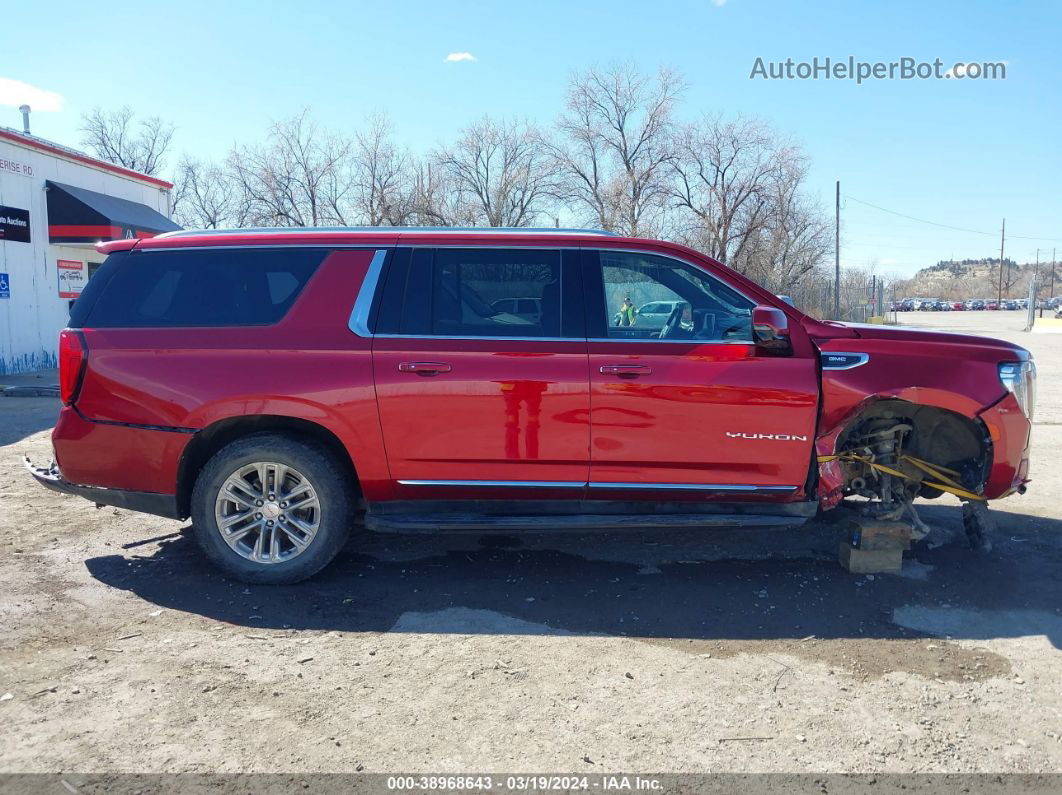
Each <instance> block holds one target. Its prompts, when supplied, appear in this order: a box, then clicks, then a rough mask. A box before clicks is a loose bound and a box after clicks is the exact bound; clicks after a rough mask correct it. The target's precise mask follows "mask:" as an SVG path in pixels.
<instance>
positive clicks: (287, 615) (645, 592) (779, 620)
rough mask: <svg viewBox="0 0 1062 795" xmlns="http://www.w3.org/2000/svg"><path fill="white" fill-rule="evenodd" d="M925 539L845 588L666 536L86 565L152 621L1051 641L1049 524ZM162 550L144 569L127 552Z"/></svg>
mask: <svg viewBox="0 0 1062 795" xmlns="http://www.w3.org/2000/svg"><path fill="white" fill-rule="evenodd" d="M921 514H922V517H923V519H925V520H926V521H927V522H928V523H929V524H930V525H931V526H932V527H934V533H933V534H932V535H931V536H930V538H928V539H927V540H926V541H925V542H920V543H919V544H916V546H915V548H914V549H913V550H911V551H910V552H908V553H907V559H906V560H905V563H904V571H903V572H902V573H901V574H889V575H882V574H879V575H875V576H873V577H868V576H866V575H855V574H850V573H848V572H846V571H844V570H842V569H841V568H840V566H839V565H838V563H837V560H836V544H837V539H838V531H837V529H836V527H831V526H828V525H825V524H822V523H817V522H816V523H812V524H810V525H808V526H806V527H805V528H802V529H797V530H785V531H779V530H774V531H764V530H751V531H750V530H731V531H719V530H713V531H711V533H710V535H708V534H707V531H705V532H704V533H702V534H697V533H693V532H688V531H682V532H681V534H679V533H676V534H673V535H663V536H662V535H659V534H656V535H647V534H631V533H625V534H598V535H595V536H579V537H572V536H564V535H555V536H535V537H524V538H514V537H512V536H505V537H492V536H453V535H451V536H413V537H410V536H382V535H375V534H364V535H363V536H361V537H359V538H358V539H356V540H355V541H353V542H352V543H351V544H350V545H349V546H348V548H347V549H346V550H344V552H343V553H342V554H341V555H340V557H339V558H338V559H337V561H336V562H335V563H334V564H333V565H332V566H330V567H329V568H327V569H326V570H325V571H324V572H322V573H321V574H320V575H318V576H317V577H315V578H314V579H312V580H310V581H308V582H304V583H300V584H298V585H293V586H279V587H278V586H255V585H244V584H243V583H239V582H235V581H233V580H230V579H227V578H225V577H224V576H222V575H221V574H219V573H218V572H217V571H216V570H215V569H213V568H212V567H210V566H209V565H208V564H207V563H206V562H205V561H204V560H203V558H202V557H201V555H200V554H199V552H198V549H197V548H196V546H195V543H194V541H193V540H192V539H191V537H190V535H189V533H188V528H185V529H184V530H183V531H182V532H181V533H178V534H174V535H173V536H171V537H168V538H163V539H162V540H159V539H147V540H146V541H145V542H143V543H142V546H139V545H138V543H133V544H129V545H127V550H128V551H127V553H126V554H124V555H107V556H103V557H96V558H92V559H90V560H88V561H87V563H86V565H87V567H88V570H89V572H90V573H91V574H92V576H93V577H95V578H96V579H97V580H98V581H100V582H102V583H104V584H106V585H108V586H111V587H114V588H120V589H123V590H127V591H131V592H133V593H135V594H137V595H138V596H140V597H141V598H143V599H145V600H146V601H148V602H151V603H152V604H154V605H158V606H160V607H165V608H169V609H174V610H181V611H185V612H187V613H191V614H197V615H201V616H205V617H208V618H211V619H214V620H218V621H224V622H229V623H232V624H236V625H242V626H246V627H252V628H257V629H263V628H269V629H296V630H301V629H311V630H337V631H341V632H366V631H368V632H424V633H439V634H450V633H454V634H477V633H496V634H579V635H588V634H593V635H610V636H631V637H639V638H660V639H664V638H668V639H683V638H689V639H700V640H705V639H724V640H755V639H786V638H794V639H799V638H805V637H807V636H810V635H814V636H816V637H817V638H823V639H827V638H911V637H922V636H932V635H940V636H951V637H954V638H957V639H986V638H995V637H1015V636H1022V635H1045V636H1047V637H1048V638H1050V640H1051V642H1052V643H1053V644H1054V645H1055V646H1056V647H1057V646H1059V645H1060V644H1062V578H1059V577H1058V570H1059V564H1060V563H1062V521H1059V520H1054V519H1043V518H1040V517H1033V516H1025V515H1021V514H1013V513H1000V512H995V515H996V516H997V519H998V522H999V530H998V532H997V534H996V536H995V549H994V551H993V552H991V553H987V554H986V553H978V552H974V551H972V550H970V549H969V548H968V547H967V545H966V543H965V539H964V537H963V534H962V528H961V520H960V515H959V510H958V508H956V507H952V506H941V507H936V506H933V507H925V508H923V509H921ZM148 542H151V543H157V544H158V546H157V547H154V550H155V551H154V553H153V554H144V553H141V552H140V551H139V550H140V549H141V548H144V547H147V546H148Z"/></svg>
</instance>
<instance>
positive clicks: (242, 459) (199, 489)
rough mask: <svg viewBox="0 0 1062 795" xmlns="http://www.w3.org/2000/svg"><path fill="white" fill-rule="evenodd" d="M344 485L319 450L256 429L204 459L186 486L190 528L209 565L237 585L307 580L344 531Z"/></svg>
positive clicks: (347, 493)
mask: <svg viewBox="0 0 1062 795" xmlns="http://www.w3.org/2000/svg"><path fill="white" fill-rule="evenodd" d="M352 499H353V497H352V494H351V485H350V482H349V480H348V478H347V477H346V476H345V473H344V471H343V470H342V469H341V468H340V466H339V465H338V464H337V462H336V461H335V459H334V458H333V457H332V456H331V455H330V454H329V453H328V451H326V450H325V449H324V448H322V447H319V446H318V445H316V444H313V443H308V442H304V441H300V440H297V439H294V438H291V437H289V436H284V435H281V434H272V433H259V434H253V435H251V436H247V437H244V438H243V439H238V440H237V441H235V442H232V443H230V444H228V445H226V446H225V447H223V448H222V449H221V450H219V451H218V452H217V453H215V454H214V456H213V457H212V458H211V459H210V460H209V461H208V462H207V464H206V466H204V467H203V470H202V471H201V472H200V473H199V477H198V478H197V479H196V483H195V488H194V489H193V490H192V505H191V508H192V530H193V534H194V535H195V538H196V541H197V542H198V543H199V546H200V547H202V549H203V551H204V552H205V553H206V556H207V557H208V558H209V559H210V561H211V562H212V563H214V564H215V565H216V566H218V567H219V568H221V569H222V570H223V571H225V572H226V573H227V574H229V575H231V576H233V577H235V578H236V579H238V580H242V581H243V582H250V583H266V584H285V583H294V582H299V581H300V580H305V579H306V578H307V577H312V576H313V575H314V574H316V573H317V572H319V571H320V570H321V569H323V568H324V567H325V566H327V565H328V564H329V563H330V562H331V561H332V559H333V558H334V557H335V556H336V554H337V553H338V552H339V550H340V549H342V547H343V544H344V543H345V542H346V540H347V537H348V535H349V532H350V529H349V520H350V515H351V504H352Z"/></svg>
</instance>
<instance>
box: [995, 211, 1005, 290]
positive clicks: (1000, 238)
mask: <svg viewBox="0 0 1062 795" xmlns="http://www.w3.org/2000/svg"><path fill="white" fill-rule="evenodd" d="M1006 239H1007V219H1006V218H1004V219H1003V231H1002V232H1000V235H999V294H998V295H997V296H996V309H999V305H1000V304H1001V303H1002V302H1003V243H1004V241H1006Z"/></svg>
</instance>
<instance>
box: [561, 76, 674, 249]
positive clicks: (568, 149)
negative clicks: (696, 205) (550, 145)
mask: <svg viewBox="0 0 1062 795" xmlns="http://www.w3.org/2000/svg"><path fill="white" fill-rule="evenodd" d="M683 88H684V84H683V81H682V79H681V78H680V77H679V76H678V75H677V74H676V73H674V72H672V71H669V70H667V69H661V70H660V71H659V72H658V73H657V75H656V76H655V77H654V78H650V77H647V76H645V75H643V74H641V73H640V72H639V71H638V70H637V68H636V67H635V66H634V65H633V64H630V63H626V64H619V65H616V66H612V67H609V68H607V69H604V70H598V69H591V70H590V71H589V72H586V73H585V74H581V75H575V76H573V77H572V79H571V81H570V84H569V88H568V101H567V110H566V111H565V113H564V114H563V115H562V116H561V119H560V122H559V124H558V127H559V130H560V132H561V135H562V138H563V140H562V141H560V142H559V143H558V145H556V146H555V147H554V149H553V154H554V158H555V160H556V167H557V169H558V171H559V172H560V173H561V174H562V175H563V177H564V186H565V189H566V190H565V193H564V195H565V197H566V198H567V199H568V200H570V201H574V202H575V203H576V204H577V205H578V206H581V207H582V209H583V210H584V211H585V213H584V214H585V215H586V216H588V217H589V218H590V220H591V223H593V224H595V225H597V226H600V227H601V228H603V229H608V230H611V231H616V232H620V233H622V234H627V235H643V234H649V233H651V232H652V231H653V230H654V227H655V226H657V225H658V224H659V218H658V217H656V216H657V215H658V213H659V212H660V211H661V209H662V207H663V204H664V198H665V196H666V183H667V178H668V176H669V175H668V173H667V164H668V163H669V162H670V160H671V158H672V150H671V141H670V138H671V133H672V127H673V122H672V112H673V108H674V105H675V102H676V100H677V98H678V96H679V95H680V94H681V93H682V90H683Z"/></svg>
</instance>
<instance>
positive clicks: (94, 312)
mask: <svg viewBox="0 0 1062 795" xmlns="http://www.w3.org/2000/svg"><path fill="white" fill-rule="evenodd" d="M327 253H328V252H327V251H324V250H321V249H298V248H282V249H253V248H249V249H236V248H234V249H228V250H226V249H213V250H209V251H205V250H204V251H198V250H195V249H180V250H177V249H175V250H172V251H141V252H132V253H130V254H128V255H126V256H123V257H121V258H120V259H119V260H118V262H117V263H115V264H117V265H118V267H115V268H107V270H109V271H113V272H111V273H108V274H106V276H109V279H107V280H106V283H105V284H102V285H100V286H101V287H102V289H101V290H98V291H94V292H97V293H98V294H96V295H94V296H93V298H94V301H93V302H92V305H91V306H90V307H85V308H86V309H87V310H88V311H87V312H86V313H85V314H86V315H87V317H83V318H82V317H78V318H77V319H78V320H80V321H81V322H80V323H78V325H85V326H95V327H97V328H116V327H151V326H261V325H267V324H270V323H276V322H277V321H278V320H280V319H281V318H282V317H284V315H285V314H286V313H287V311H288V309H290V308H291V305H292V304H293V303H295V299H296V298H298V296H299V293H300V292H301V291H302V288H303V287H304V286H305V285H306V282H307V281H309V279H310V277H311V276H312V275H313V273H314V271H315V270H316V269H317V266H318V265H319V264H320V262H321V260H322V259H324V257H325V255H326V254H327ZM112 258H114V255H112ZM111 264H112V263H111V260H110V259H108V261H107V263H106V265H111ZM105 267H106V266H105ZM100 275H103V274H100ZM98 276H99V275H97V277H95V278H98ZM89 286H92V281H91V280H90V282H89ZM87 289H88V287H86V290H87ZM79 302H80V299H79ZM76 308H77V307H75V309H76ZM73 314H75V315H76V314H78V313H77V312H76V311H75V312H74V313H73ZM73 320H74V317H73V316H72V317H71V321H73Z"/></svg>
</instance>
